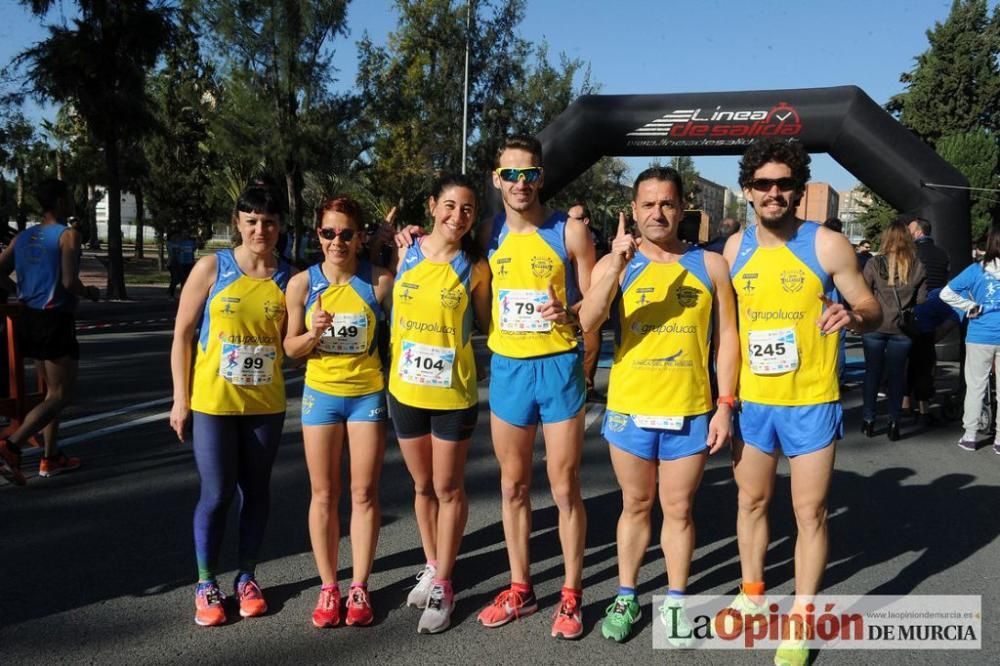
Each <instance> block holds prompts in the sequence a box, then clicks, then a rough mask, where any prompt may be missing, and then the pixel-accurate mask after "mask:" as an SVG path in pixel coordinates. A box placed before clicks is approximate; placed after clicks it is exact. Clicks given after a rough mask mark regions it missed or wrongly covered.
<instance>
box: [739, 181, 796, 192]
mask: <svg viewBox="0 0 1000 666" xmlns="http://www.w3.org/2000/svg"><path fill="white" fill-rule="evenodd" d="M798 184H799V182H798V181H797V180H795V179H794V178H754V179H753V180H751V181H750V187H752V188H753V189H755V190H757V191H758V192H770V191H771V188H772V187H774V186H775V185H777V186H778V189H779V190H781V191H782V192H791V191H792V190H794V189H795V188H796V187H798Z"/></svg>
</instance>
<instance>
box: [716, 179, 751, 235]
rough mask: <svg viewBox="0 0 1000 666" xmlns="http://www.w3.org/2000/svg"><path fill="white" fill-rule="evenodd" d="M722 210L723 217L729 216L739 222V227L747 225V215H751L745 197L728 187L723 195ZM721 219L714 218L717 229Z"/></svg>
mask: <svg viewBox="0 0 1000 666" xmlns="http://www.w3.org/2000/svg"><path fill="white" fill-rule="evenodd" d="M723 210H724V212H725V214H724V215H723V217H731V218H733V219H734V220H736V221H737V222H739V223H740V226H741V227H746V226H747V215H748V214H751V215H752V210H751V209H750V207H749V206H747V199H746V197H744V196H743V194H742V193H740V192H734V191H733V190H730V189H729V188H726V192H725V194H724V195H723ZM721 221H722V220H721V219H719V220H716V221H715V224H716V230H717V229H718V224H719V222H721Z"/></svg>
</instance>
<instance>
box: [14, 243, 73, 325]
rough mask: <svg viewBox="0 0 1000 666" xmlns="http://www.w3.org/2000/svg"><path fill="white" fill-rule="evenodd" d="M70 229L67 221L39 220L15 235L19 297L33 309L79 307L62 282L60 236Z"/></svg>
mask: <svg viewBox="0 0 1000 666" xmlns="http://www.w3.org/2000/svg"><path fill="white" fill-rule="evenodd" d="M67 230H68V227H66V226H65V225H63V224H39V225H38V226H34V227H31V228H30V229H25V230H24V231H22V232H21V233H19V234H18V235H17V237H16V238H15V239H14V267H15V269H16V270H17V298H18V300H19V301H21V303H23V304H24V305H26V306H27V307H29V308H31V309H32V310H62V311H65V312H72V311H73V310H75V309H76V301H77V299H76V296H75V295H74V294H72V293H71V292H69V291H67V290H66V288H65V287H63V285H62V253H61V252H60V251H59V239H60V238H61V237H62V235H63V232H65V231H67Z"/></svg>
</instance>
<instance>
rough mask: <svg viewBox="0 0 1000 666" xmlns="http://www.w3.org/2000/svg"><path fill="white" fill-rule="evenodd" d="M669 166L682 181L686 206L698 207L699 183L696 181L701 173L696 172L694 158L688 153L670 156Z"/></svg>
mask: <svg viewBox="0 0 1000 666" xmlns="http://www.w3.org/2000/svg"><path fill="white" fill-rule="evenodd" d="M670 166H671V167H673V168H674V169H676V170H677V172H678V173H679V174H680V175H681V182H683V183H684V199H685V202H684V203H685V205H686V207H687V208H688V209H692V208H700V207H701V185H700V184H699V182H698V178H699V177H700V176H701V174H699V173H698V169H697V167H695V165H694V159H693V158H691V157H690V156H688V155H680V156H677V157H671V158H670Z"/></svg>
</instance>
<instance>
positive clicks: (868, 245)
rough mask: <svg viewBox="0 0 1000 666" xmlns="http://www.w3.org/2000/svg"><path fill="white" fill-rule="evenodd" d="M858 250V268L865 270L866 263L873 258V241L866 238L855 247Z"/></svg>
mask: <svg viewBox="0 0 1000 666" xmlns="http://www.w3.org/2000/svg"><path fill="white" fill-rule="evenodd" d="M855 249H856V250H857V252H858V270H860V271H863V270H865V265H866V264H867V263H868V260H869V259H871V258H872V242H871V241H870V240H868V239H867V238H865V239H864V240H862V241H861V242H860V243H858V244H857V246H856V248H855Z"/></svg>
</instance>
